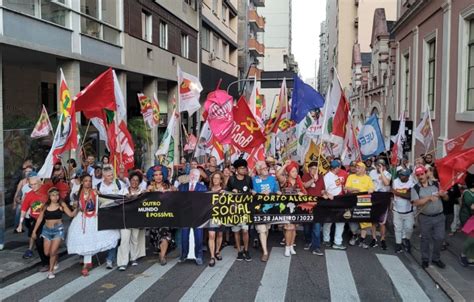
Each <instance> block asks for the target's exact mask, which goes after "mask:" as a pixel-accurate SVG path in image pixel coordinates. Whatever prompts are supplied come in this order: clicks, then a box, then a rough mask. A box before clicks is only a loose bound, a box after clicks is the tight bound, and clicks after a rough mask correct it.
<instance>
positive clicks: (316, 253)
mask: <svg viewBox="0 0 474 302" xmlns="http://www.w3.org/2000/svg"><path fill="white" fill-rule="evenodd" d="M311 254H313V255H318V256H324V253H323V252H322V251H321V250H320V249H315V250H313V251H312V252H311Z"/></svg>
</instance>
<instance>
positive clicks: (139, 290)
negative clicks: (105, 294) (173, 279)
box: [107, 259, 178, 301]
mask: <svg viewBox="0 0 474 302" xmlns="http://www.w3.org/2000/svg"><path fill="white" fill-rule="evenodd" d="M176 263H178V259H173V260H171V261H169V262H168V264H167V265H165V266H162V265H161V264H159V263H155V264H153V265H152V266H151V267H150V268H148V269H147V270H146V271H144V272H143V273H141V274H140V275H138V276H137V277H136V278H135V279H134V280H133V281H131V282H130V283H128V284H127V285H126V286H125V287H123V288H122V289H121V290H119V291H118V292H116V293H115V294H114V295H113V296H112V297H110V298H109V299H108V300H107V301H135V300H136V299H137V298H138V297H140V296H141V295H142V294H143V293H144V292H145V291H147V290H148V289H149V288H150V287H151V286H152V285H153V284H155V282H157V281H158V280H159V279H160V278H161V277H163V275H164V274H166V272H168V271H169V270H170V269H171V268H173V266H175V265H176Z"/></svg>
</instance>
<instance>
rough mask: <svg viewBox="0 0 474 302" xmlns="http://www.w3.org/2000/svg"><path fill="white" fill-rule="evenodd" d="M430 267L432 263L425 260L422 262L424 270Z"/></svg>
mask: <svg viewBox="0 0 474 302" xmlns="http://www.w3.org/2000/svg"><path fill="white" fill-rule="evenodd" d="M428 266H430V263H429V262H428V261H426V260H423V261H422V262H421V267H423V268H428Z"/></svg>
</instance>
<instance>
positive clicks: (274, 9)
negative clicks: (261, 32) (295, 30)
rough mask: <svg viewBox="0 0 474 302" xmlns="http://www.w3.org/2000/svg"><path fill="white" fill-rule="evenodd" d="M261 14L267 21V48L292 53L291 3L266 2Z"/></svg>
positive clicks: (279, 0) (282, 1) (285, 0)
mask: <svg viewBox="0 0 474 302" xmlns="http://www.w3.org/2000/svg"><path fill="white" fill-rule="evenodd" d="M259 12H260V13H261V14H262V15H263V16H264V17H265V19H266V24H267V26H266V28H265V46H266V47H267V48H286V49H288V50H289V51H290V52H291V1H290V0H278V1H266V2H265V7H261V8H259Z"/></svg>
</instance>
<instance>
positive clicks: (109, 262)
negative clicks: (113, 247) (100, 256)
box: [106, 260, 114, 269]
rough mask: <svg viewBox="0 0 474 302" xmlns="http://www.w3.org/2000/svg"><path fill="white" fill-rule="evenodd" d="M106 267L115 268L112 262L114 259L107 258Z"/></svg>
mask: <svg viewBox="0 0 474 302" xmlns="http://www.w3.org/2000/svg"><path fill="white" fill-rule="evenodd" d="M106 268H107V269H113V268H114V265H113V264H112V261H110V260H107V265H106Z"/></svg>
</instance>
